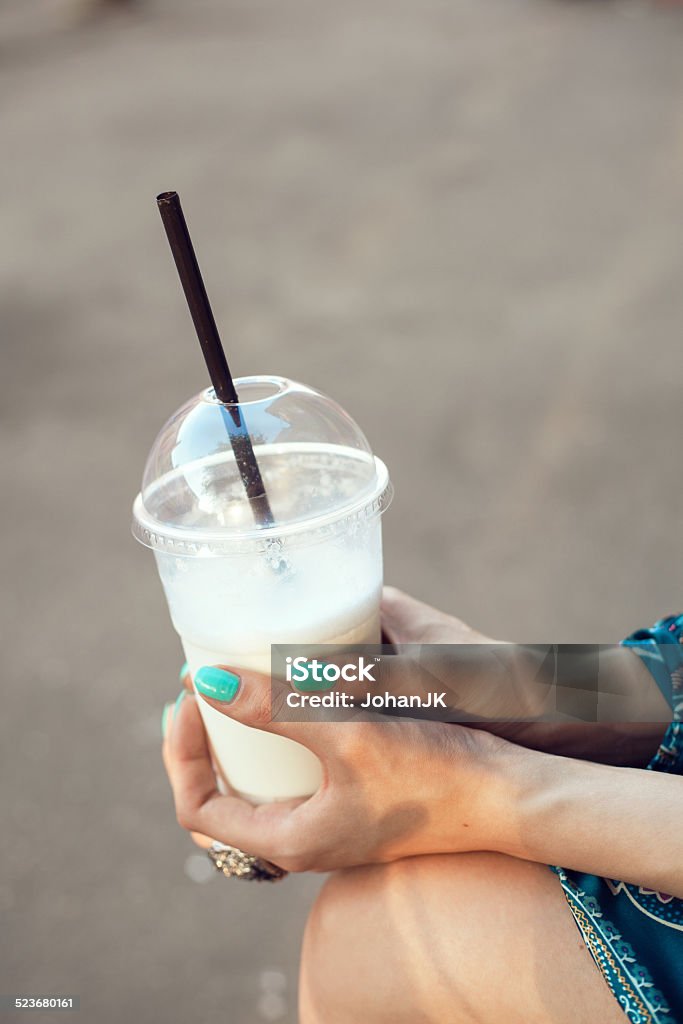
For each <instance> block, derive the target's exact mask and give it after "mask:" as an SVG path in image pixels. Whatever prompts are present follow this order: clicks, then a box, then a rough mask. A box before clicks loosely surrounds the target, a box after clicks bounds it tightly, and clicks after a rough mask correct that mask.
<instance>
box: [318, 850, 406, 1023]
mask: <svg viewBox="0 0 683 1024" xmlns="http://www.w3.org/2000/svg"><path fill="white" fill-rule="evenodd" d="M392 868H393V865H389V866H386V867H385V866H382V865H377V866H367V867H362V868H352V869H349V870H346V871H339V872H336V873H335V874H333V875H331V876H330V878H329V879H328V880H327V882H326V883H325V885H324V886H323V888H322V889H321V891H320V893H319V895H318V898H317V899H316V902H315V904H314V905H313V909H312V910H311V913H310V916H309V918H308V922H307V924H306V932H305V935H304V942H303V949H302V957H301V981H300V1003H301V1006H300V1019H301V1024H323V1022H324V1024H347V1022H349V1024H350V1022H351V1021H358V1020H363V1021H368V1022H372V1024H380V1022H383V1021H384V1020H387V1021H389V1020H393V1021H396V1022H397V1024H398V1021H399V1019H400V1018H398V1017H397V1016H395V1015H394V1014H393V1013H392V1008H391V1004H392V1003H393V999H392V994H391V992H385V993H383V992H382V988H383V986H382V977H383V972H382V971H377V969H376V965H377V958H382V959H384V960H385V961H386V958H387V957H388V955H389V951H390V946H391V940H390V939H389V940H387V928H386V922H385V921H383V920H382V913H381V907H382V904H383V902H384V899H385V897H386V894H387V887H388V886H389V885H390V875H391V873H392ZM393 870H394V872H395V870H396V869H395V868H393ZM383 995H384V997H385V1000H384V1006H383V998H382V997H383ZM384 1007H386V1011H387V1012H386V1014H385V1013H384Z"/></svg>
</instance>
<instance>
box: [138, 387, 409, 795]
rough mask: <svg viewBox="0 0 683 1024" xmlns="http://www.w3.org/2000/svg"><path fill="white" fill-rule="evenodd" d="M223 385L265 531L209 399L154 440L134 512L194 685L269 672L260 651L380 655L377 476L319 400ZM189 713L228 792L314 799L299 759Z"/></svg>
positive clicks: (220, 411)
mask: <svg viewBox="0 0 683 1024" xmlns="http://www.w3.org/2000/svg"><path fill="white" fill-rule="evenodd" d="M235 384H236V387H237V393H238V396H239V399H240V409H241V412H242V415H243V418H244V421H245V423H246V427H247V429H248V431H249V434H250V436H251V439H252V443H253V446H254V452H255V455H256V459H257V462H258V465H259V468H260V471H261V475H262V477H263V481H264V484H265V487H266V491H267V493H268V498H269V500H270V505H271V508H272V511H273V517H274V523H273V525H270V526H265V527H264V526H259V525H257V524H256V523H255V521H254V516H253V512H252V509H251V507H250V505H249V502H248V501H247V498H246V494H245V491H244V487H243V484H242V481H241V479H240V475H239V471H238V467H237V465H236V463H235V458H234V455H233V452H232V448H231V445H230V441H229V433H228V424H227V422H226V416H227V415H228V413H227V409H226V407H225V406H224V405H222V404H221V403H220V402H218V400H217V399H216V397H215V394H214V392H213V389H207V390H206V391H203V392H202V393H201V394H199V395H197V396H196V397H194V398H192V399H191V400H190V401H189V402H187V403H186V404H185V405H183V406H182V407H181V408H180V409H179V410H178V411H177V412H176V413H175V414H174V415H173V416H172V417H171V419H170V420H169V421H168V422H167V423H166V425H165V426H164V427H163V428H162V430H161V432H160V433H159V435H158V437H157V439H156V441H155V442H154V445H153V446H152V450H151V452H150V455H149V458H148V460H147V465H146V467H145V472H144V476H143V481H142V489H141V492H140V494H139V495H138V497H137V498H136V500H135V504H134V509H133V533H134V535H135V537H136V538H137V539H138V540H139V541H140V542H141V543H142V544H144V545H146V546H147V547H150V548H152V550H153V551H154V555H155V558H156V563H157V567H158V570H159V575H160V576H161V580H162V583H163V586H164V590H165V593H166V598H167V601H168V606H169V611H170V614H171V619H172V622H173V625H174V627H175V629H176V630H177V632H178V633H179V635H180V639H181V641H182V644H183V648H184V650H185V656H186V658H187V661H188V665H189V668H190V672H191V674H192V676H193V677H194V675H195V673H196V672H197V670H198V669H199V668H201V667H202V666H203V665H220V664H223V665H229V666H232V667H236V668H238V669H239V668H240V667H242V668H251V669H257V670H259V671H261V672H264V673H266V674H269V673H270V646H271V644H299V643H300V644H302V645H304V644H305V645H311V644H313V645H315V644H333V645H335V646H342V645H344V644H363V643H379V641H380V624H379V602H380V596H381V590H382V539H381V518H380V516H381V513H382V512H383V511H384V509H386V508H387V506H388V504H389V502H390V500H391V496H392V488H391V484H390V482H389V475H388V473H387V469H386V466H385V465H384V463H383V462H381V461H380V460H379V459H378V458H376V457H375V456H374V455H373V454H372V451H371V449H370V446H369V444H368V442H367V440H366V438H365V436H364V435H363V433H362V432H361V430H360V429H359V427H358V426H357V425H356V423H355V422H354V421H353V420H352V419H351V418H350V417H349V416H348V415H347V414H346V413H345V412H344V410H343V409H341V408H340V406H339V405H337V404H336V403H335V402H333V401H332V400H331V399H330V398H328V397H327V396H325V395H323V394H321V393H320V392H318V391H314V390H312V389H311V388H308V387H306V386H304V385H302V384H297V383H296V382H294V381H290V380H287V379H286V378H284V377H243V378H240V379H238V380H237V381H236V382H235ZM198 704H199V707H200V710H201V713H202V717H203V719H204V724H205V726H206V729H207V733H208V736H209V740H210V743H211V747H212V751H213V755H214V760H215V763H216V767H217V770H218V776H219V779H220V778H221V776H222V778H223V780H224V781H226V782H227V784H228V785H229V786H230V787H231V788H232V789H233V790H235V791H236V792H238V793H239V794H241V795H242V796H244V797H246V798H247V799H249V800H251V801H253V802H255V803H262V802H267V801H271V800H286V799H289V798H291V797H301V796H308V795H310V794H311V793H313V792H315V790H316V789H317V788H318V786H319V784H320V781H321V778H322V775H321V766H320V762H319V761H318V759H317V758H316V757H315V756H314V755H313V754H312V753H311V752H310V751H309V750H308V749H306V748H305V747H303V746H301V745H300V744H298V743H296V742H294V741H293V740H290V739H285V738H284V737H282V736H276V735H273V734H272V733H268V732H264V731H260V730H256V729H251V728H248V727H247V726H244V725H241V724H240V723H238V722H235V721H233V720H232V719H230V718H229V717H228V716H227V715H222V714H221V713H220V712H218V711H216V710H215V709H214V708H212V707H211V706H210V705H208V704H207V703H206V702H205V701H203V700H201V699H200V700H199V701H198Z"/></svg>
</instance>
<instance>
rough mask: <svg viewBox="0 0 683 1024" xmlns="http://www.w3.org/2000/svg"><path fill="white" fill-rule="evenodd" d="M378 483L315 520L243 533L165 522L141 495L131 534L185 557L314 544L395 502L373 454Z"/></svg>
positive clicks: (146, 544)
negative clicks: (151, 513)
mask: <svg viewBox="0 0 683 1024" xmlns="http://www.w3.org/2000/svg"><path fill="white" fill-rule="evenodd" d="M373 460H374V464H375V471H376V484H375V487H374V488H373V489H372V491H370V492H369V493H365V494H363V495H361V496H360V497H359V498H357V499H356V500H355V501H352V502H349V503H348V505H345V506H342V507H341V508H338V509H335V510H334V511H333V512H323V513H321V514H320V515H317V516H313V517H312V518H310V519H305V520H301V521H299V522H295V523H288V524H287V525H285V526H277V525H274V526H267V527H261V528H259V527H254V528H253V529H250V530H245V531H243V532H240V533H233V534H226V533H224V532H221V531H219V530H207V529H202V528H200V529H193V528H189V529H187V528H183V527H180V526H171V525H169V524H165V523H161V522H159V520H157V519H155V518H154V517H153V516H151V515H150V514H149V513H148V512H147V509H146V508H145V505H144V501H143V498H142V493H139V494H138V495H137V497H136V498H135V501H134V503H133V521H132V527H131V528H132V533H133V536H134V537H135V539H136V540H137V541H139V542H140V543H141V544H142V545H143V546H144V547H148V548H152V549H153V550H155V551H165V552H167V553H169V554H177V555H182V556H185V557H212V556H213V557H220V556H230V555H234V554H239V553H242V552H245V551H253V550H259V549H260V550H264V551H268V550H269V549H272V548H273V547H279V546H280V541H283V540H285V539H287V541H288V542H289V543H307V544H308V543H315V542H316V541H320V540H324V539H325V538H326V537H329V536H330V535H332V534H335V533H338V532H341V530H343V529H345V528H346V527H347V525H348V524H349V522H350V521H353V520H359V521H360V520H366V519H371V518H375V517H376V516H380V515H382V514H383V513H384V512H385V511H386V509H387V508H388V507H389V505H390V504H391V501H392V498H393V496H394V489H393V486H392V484H391V481H390V479H389V471H388V469H387V467H386V465H385V464H384V462H382V460H381V459H380V458H378V457H377V456H376V455H374V456H373Z"/></svg>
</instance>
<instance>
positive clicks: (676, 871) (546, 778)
mask: <svg viewBox="0 0 683 1024" xmlns="http://www.w3.org/2000/svg"><path fill="white" fill-rule="evenodd" d="M501 756H503V757H504V758H505V761H506V766H505V768H504V769H503V774H504V777H505V779H506V784H505V786H506V788H507V790H508V797H507V799H508V800H509V807H510V809H511V810H510V813H509V814H508V815H507V816H506V817H505V819H504V820H505V821H506V822H507V827H506V831H507V837H506V839H504V840H503V842H502V843H501V844H500V846H501V852H505V853H509V854H511V855H513V856H516V857H521V858H523V859H525V860H533V861H539V862H541V863H546V864H558V865H562V866H563V867H567V868H572V869H574V870H576V871H584V872H587V873H589V874H595V875H601V876H603V877H608V878H618V879H621V880H623V881H625V882H632V883H634V884H636V885H644V886H647V887H648V888H652V889H655V890H658V891H661V892H666V893H669V894H670V895H672V896H678V897H679V898H683V815H682V814H681V810H682V808H683V778H681V777H680V776H677V775H667V774H666V773H664V772H650V771H644V770H641V769H637V768H615V767H612V766H611V765H596V764H591V763H588V762H585V761H577V760H572V759H569V758H563V757H555V756H552V755H548V754H539V753H537V752H535V751H527V750H521V749H519V748H514V747H508V749H507V750H506V751H505V752H504V753H503V752H498V757H501ZM502 767H503V766H502V764H501V768H502ZM503 800H505V797H503Z"/></svg>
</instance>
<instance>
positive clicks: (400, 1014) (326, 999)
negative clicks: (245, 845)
mask: <svg viewBox="0 0 683 1024" xmlns="http://www.w3.org/2000/svg"><path fill="white" fill-rule="evenodd" d="M625 1020H626V1018H625V1016H624V1014H623V1013H622V1011H621V1009H620V1008H619V1006H618V1004H617V1002H616V1000H615V999H614V997H613V996H612V994H611V992H610V991H609V989H608V987H607V985H606V983H605V982H604V980H603V978H602V977H601V975H600V973H599V972H598V970H597V968H596V967H595V965H594V963H593V961H592V959H591V956H590V954H589V953H588V951H587V950H586V948H585V945H584V943H583V940H582V938H581V936H580V934H579V932H578V930H577V928H576V926H575V924H574V920H573V918H572V915H571V911H570V910H569V907H568V906H567V905H566V902H565V898H564V895H563V893H562V890H561V888H560V884H559V881H558V880H557V878H556V877H555V876H554V875H553V874H552V872H551V871H550V870H549V869H548V868H547V867H545V866H543V865H539V864H531V863H528V862H526V861H519V860H515V859H514V858H512V857H505V856H503V855H501V854H493V853H486V854H484V853H480V854H450V855H442V856H432V857H413V858H410V859H406V860H401V861H397V862H395V863H394V864H388V865H381V866H373V867H364V868H355V869H353V870H351V871H344V872H339V873H338V874H336V875H333V876H332V877H331V878H330V879H329V881H328V882H327V884H326V885H325V887H324V888H323V890H322V891H321V893H320V895H319V897H318V900H317V902H316V904H315V906H314V907H313V910H312V912H311V916H310V918H309V921H308V925H307V927H306V934H305V937H304V946H303V955H302V964H301V1024H357V1022H358V1021H363V1022H364V1024H432V1022H434V1024H595V1022H596V1021H600V1024H624V1021H625Z"/></svg>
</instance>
